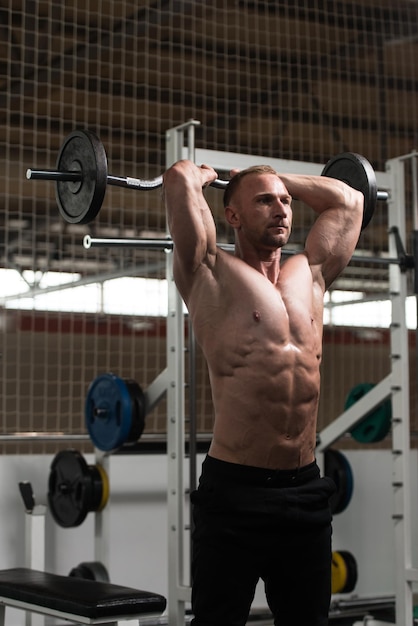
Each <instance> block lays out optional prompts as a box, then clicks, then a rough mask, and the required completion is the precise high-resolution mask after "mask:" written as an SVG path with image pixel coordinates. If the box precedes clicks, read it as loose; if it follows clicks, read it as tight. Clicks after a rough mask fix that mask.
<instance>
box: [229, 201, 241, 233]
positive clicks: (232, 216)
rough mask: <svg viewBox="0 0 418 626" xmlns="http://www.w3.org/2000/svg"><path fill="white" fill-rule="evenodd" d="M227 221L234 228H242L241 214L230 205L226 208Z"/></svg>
mask: <svg viewBox="0 0 418 626" xmlns="http://www.w3.org/2000/svg"><path fill="white" fill-rule="evenodd" d="M225 219H226V221H227V222H228V224H229V225H230V226H232V228H238V227H239V226H240V219H239V214H238V213H237V212H236V210H235V209H234V208H233V207H232V206H230V205H229V206H226V207H225Z"/></svg>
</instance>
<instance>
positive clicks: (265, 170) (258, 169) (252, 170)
mask: <svg viewBox="0 0 418 626" xmlns="http://www.w3.org/2000/svg"><path fill="white" fill-rule="evenodd" d="M249 174H273V175H274V176H277V178H279V175H278V173H277V172H276V170H275V169H273V168H272V167H271V166H270V165H252V166H251V167H247V168H246V169H245V170H241V171H240V172H237V174H235V176H233V177H232V178H231V180H230V181H229V183H228V185H227V186H226V187H225V192H224V207H227V206H228V205H229V204H230V202H231V199H232V196H233V195H234V193H235V192H236V191H237V189H238V187H239V186H240V184H241V181H242V179H243V178H245V177H246V176H248V175H249Z"/></svg>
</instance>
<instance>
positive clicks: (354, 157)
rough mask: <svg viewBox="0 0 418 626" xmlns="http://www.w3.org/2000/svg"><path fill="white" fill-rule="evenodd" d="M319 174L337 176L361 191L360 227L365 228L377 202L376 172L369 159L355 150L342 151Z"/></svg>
mask: <svg viewBox="0 0 418 626" xmlns="http://www.w3.org/2000/svg"><path fill="white" fill-rule="evenodd" d="M321 176H328V177H329V178H337V179H338V180H342V181H343V182H345V183H347V185H349V186H350V187H353V188H354V189H357V191H361V193H362V194H363V196H364V211H363V222H362V225H361V229H362V230H363V229H364V228H366V226H367V225H368V223H369V222H370V220H371V219H372V217H373V213H374V210H375V207H376V203H377V182H376V174H375V172H374V169H373V168H372V166H371V164H370V163H369V161H368V160H367V159H366V158H364V157H363V156H361V155H360V154H356V153H355V152H343V153H342V154H337V155H336V156H335V157H333V158H332V159H330V160H329V161H328V163H327V164H326V165H325V167H324V169H323V170H322V173H321Z"/></svg>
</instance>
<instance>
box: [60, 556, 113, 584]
mask: <svg viewBox="0 0 418 626" xmlns="http://www.w3.org/2000/svg"><path fill="white" fill-rule="evenodd" d="M68 575H69V576H71V578H83V579H84V580H99V581H101V582H103V583H109V582H110V578H109V573H108V571H107V569H106V567H105V566H104V565H103V563H101V562H100V561H85V562H83V563H79V564H78V565H77V567H73V569H72V570H71V571H70V573H69V574H68Z"/></svg>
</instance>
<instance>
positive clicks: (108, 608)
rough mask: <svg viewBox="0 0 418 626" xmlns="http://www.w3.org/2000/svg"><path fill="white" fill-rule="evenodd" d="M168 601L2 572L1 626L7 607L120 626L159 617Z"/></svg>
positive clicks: (91, 583)
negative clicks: (132, 621) (127, 621)
mask: <svg viewBox="0 0 418 626" xmlns="http://www.w3.org/2000/svg"><path fill="white" fill-rule="evenodd" d="M166 604H167V601H166V599H165V597H164V596H161V595H159V594H157V593H150V592H149V591H139V590H137V589H131V588H130V587H123V586H121V585H113V584H111V583H106V582H99V581H95V580H84V579H81V578H73V577H70V576H58V575H56V574H49V573H47V572H39V571H36V570H32V569H26V568H19V567H18V568H14V569H5V570H0V626H5V623H6V622H5V613H6V606H9V607H13V608H18V609H22V610H23V611H30V612H31V613H40V614H43V615H50V616H53V617H59V618H62V619H65V620H69V621H72V622H73V623H76V624H96V625H100V624H104V625H106V626H117V623H118V621H120V620H135V619H136V620H138V621H140V620H141V618H142V619H144V618H152V617H157V616H160V615H161V613H163V612H164V610H165V607H166Z"/></svg>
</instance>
